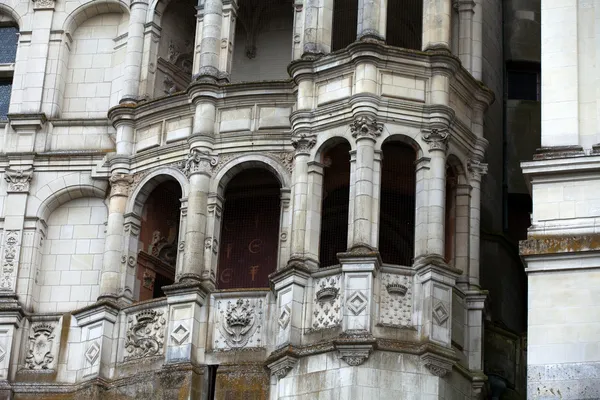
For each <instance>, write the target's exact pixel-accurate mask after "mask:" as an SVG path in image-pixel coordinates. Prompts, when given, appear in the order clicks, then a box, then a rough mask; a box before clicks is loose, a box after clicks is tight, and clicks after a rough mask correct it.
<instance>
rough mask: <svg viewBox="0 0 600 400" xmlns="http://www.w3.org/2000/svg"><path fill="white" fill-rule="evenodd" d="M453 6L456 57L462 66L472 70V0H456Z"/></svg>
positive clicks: (473, 10) (473, 6) (473, 9)
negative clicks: (455, 28) (456, 34)
mask: <svg viewBox="0 0 600 400" xmlns="http://www.w3.org/2000/svg"><path fill="white" fill-rule="evenodd" d="M454 8H455V9H456V11H457V12H458V57H459V58H460V62H461V63H462V65H463V67H464V68H465V69H466V70H467V71H469V72H471V73H472V72H473V14H474V12H475V2H474V1H473V0H456V1H455V2H454Z"/></svg>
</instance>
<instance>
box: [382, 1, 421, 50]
mask: <svg viewBox="0 0 600 400" xmlns="http://www.w3.org/2000/svg"><path fill="white" fill-rule="evenodd" d="M385 36H386V42H387V44H389V45H391V46H396V47H404V48H406V49H413V50H421V46H422V45H421V43H422V40H423V39H422V36H423V0H388V8H387V29H386V33H385Z"/></svg>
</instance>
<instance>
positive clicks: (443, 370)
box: [421, 353, 454, 378]
mask: <svg viewBox="0 0 600 400" xmlns="http://www.w3.org/2000/svg"><path fill="white" fill-rule="evenodd" d="M421 362H422V363H423V366H425V368H427V369H428V370H429V372H431V373H432V374H433V375H435V376H437V377H440V378H442V377H444V376H446V375H448V374H449V373H451V372H452V366H453V365H454V363H453V362H451V361H449V360H448V359H446V358H444V357H441V356H439V355H437V354H434V353H425V354H423V355H421Z"/></svg>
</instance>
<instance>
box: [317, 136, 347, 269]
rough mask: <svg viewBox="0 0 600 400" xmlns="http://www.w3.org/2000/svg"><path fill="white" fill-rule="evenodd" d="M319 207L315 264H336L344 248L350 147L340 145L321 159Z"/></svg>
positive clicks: (343, 144)
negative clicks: (319, 230) (318, 246)
mask: <svg viewBox="0 0 600 400" xmlns="http://www.w3.org/2000/svg"><path fill="white" fill-rule="evenodd" d="M323 164H325V171H324V172H325V173H324V176H323V203H322V211H321V242H320V249H319V263H320V264H321V267H328V266H330V265H335V264H337V263H338V259H337V256H336V254H337V253H339V252H342V251H346V250H347V248H348V202H349V198H350V196H349V195H350V145H348V144H347V143H341V144H338V145H337V146H335V147H333V148H332V149H330V150H329V151H328V152H326V153H325V154H324V156H323Z"/></svg>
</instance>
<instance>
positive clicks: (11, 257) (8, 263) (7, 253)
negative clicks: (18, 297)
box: [0, 230, 21, 291]
mask: <svg viewBox="0 0 600 400" xmlns="http://www.w3.org/2000/svg"><path fill="white" fill-rule="evenodd" d="M20 236H21V235H20V231H17V230H9V231H6V232H5V233H4V252H3V259H2V277H1V280H0V290H2V291H5V290H13V284H14V273H15V271H16V268H17V264H18V255H19V244H20Z"/></svg>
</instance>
